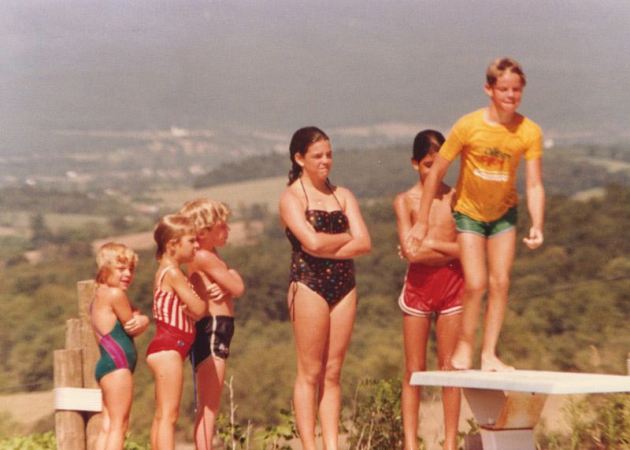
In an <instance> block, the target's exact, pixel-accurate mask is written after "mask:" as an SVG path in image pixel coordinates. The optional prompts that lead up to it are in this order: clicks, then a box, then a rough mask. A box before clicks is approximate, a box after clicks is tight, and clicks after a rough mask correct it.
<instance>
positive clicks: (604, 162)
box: [580, 157, 630, 173]
mask: <svg viewBox="0 0 630 450" xmlns="http://www.w3.org/2000/svg"><path fill="white" fill-rule="evenodd" d="M580 159H582V160H584V161H588V162H589V163H591V164H594V165H596V166H601V167H604V168H605V169H606V170H607V171H608V172H611V173H614V172H621V171H629V172H630V163H628V162H625V161H619V160H616V159H607V158H593V157H582V158H580Z"/></svg>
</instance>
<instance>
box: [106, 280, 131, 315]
mask: <svg viewBox="0 0 630 450" xmlns="http://www.w3.org/2000/svg"><path fill="white" fill-rule="evenodd" d="M102 292H103V294H104V295H103V299H104V300H105V301H107V302H108V303H109V304H110V306H111V307H112V311H113V312H114V314H115V315H116V318H117V319H118V320H119V321H120V323H126V322H128V321H129V320H130V319H131V318H132V317H133V312H132V310H131V305H130V304H129V299H128V298H127V294H126V293H125V291H123V290H122V289H120V288H117V287H108V288H107V289H105V290H104V291H102Z"/></svg>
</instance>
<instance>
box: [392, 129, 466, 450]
mask: <svg viewBox="0 0 630 450" xmlns="http://www.w3.org/2000/svg"><path fill="white" fill-rule="evenodd" d="M443 143H444V136H442V134H441V133H439V132H437V131H434V130H424V131H421V132H420V133H418V135H417V136H416V138H415V140H414V145H413V156H412V158H411V164H412V166H413V167H414V169H415V170H416V171H417V172H418V175H419V181H418V183H417V184H415V185H414V186H412V187H411V189H409V190H407V191H405V192H402V193H400V194H398V195H397V196H396V199H395V200H394V210H395V212H396V223H397V230H398V238H399V241H400V250H401V253H402V255H403V256H404V257H405V259H406V260H407V261H408V262H409V267H408V269H407V274H406V276H405V284H404V286H403V289H402V292H401V294H400V298H399V299H398V303H399V305H400V308H401V309H402V311H403V313H404V315H403V336H404V345H405V375H404V378H403V382H402V398H401V405H402V415H403V430H404V434H405V445H404V448H405V450H418V408H419V406H420V388H419V387H418V386H411V385H410V384H409V379H410V377H411V374H412V373H413V372H417V371H420V370H426V350H427V342H428V338H429V331H430V329H431V319H432V316H433V315H435V316H436V320H435V322H436V330H437V333H436V334H437V344H438V365H439V367H440V369H442V370H444V369H449V368H450V359H451V356H452V354H453V351H454V349H455V344H456V342H457V336H458V333H459V329H460V326H461V312H462V306H461V297H462V293H463V289H464V276H463V274H462V269H461V265H460V264H459V260H458V259H457V258H458V256H459V246H458V244H457V240H456V239H457V232H456V230H455V222H454V221H453V217H452V216H451V204H452V202H453V199H454V194H455V192H454V190H453V189H452V188H451V187H450V186H447V185H446V184H444V183H441V184H440V186H439V189H438V193H437V195H436V196H435V199H433V202H432V205H431V213H430V219H429V231H428V233H427V238H426V239H424V241H423V242H422V246H420V247H415V248H410V247H409V246H408V244H407V241H406V237H407V234H408V233H409V230H411V227H412V226H413V224H414V223H415V221H416V220H417V217H418V207H419V205H420V199H421V198H422V197H423V196H424V192H423V181H424V179H425V178H426V176H427V174H428V173H429V170H430V168H431V165H432V164H433V161H434V159H435V157H436V154H437V152H438V150H439V149H440V146H441V145H442V144H443ZM431 198H433V196H432V197H431ZM442 403H443V405H444V446H443V449H444V450H456V449H457V423H458V419H459V409H460V391H459V389H457V388H444V389H443V390H442Z"/></svg>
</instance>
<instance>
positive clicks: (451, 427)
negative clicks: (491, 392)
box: [436, 314, 462, 450]
mask: <svg viewBox="0 0 630 450" xmlns="http://www.w3.org/2000/svg"><path fill="white" fill-rule="evenodd" d="M461 323H462V315H461V314H453V315H450V316H439V317H438V319H437V325H436V331H437V344H438V364H439V366H440V370H450V369H451V364H450V360H451V356H452V354H453V351H454V350H455V344H456V343H457V335H458V333H459V329H460V327H461ZM460 405H461V390H460V389H459V388H443V389H442V406H443V409H444V446H443V449H444V450H457V426H458V424H459V411H460Z"/></svg>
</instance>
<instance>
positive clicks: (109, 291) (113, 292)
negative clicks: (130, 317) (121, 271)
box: [99, 286, 128, 303]
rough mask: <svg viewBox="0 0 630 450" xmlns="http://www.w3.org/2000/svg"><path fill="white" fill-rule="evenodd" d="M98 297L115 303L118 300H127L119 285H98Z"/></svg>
mask: <svg viewBox="0 0 630 450" xmlns="http://www.w3.org/2000/svg"><path fill="white" fill-rule="evenodd" d="M99 297H100V298H101V299H103V300H104V301H105V302H107V303H116V302H120V301H128V300H127V294H126V293H125V291H123V290H122V289H121V288H119V287H112V286H100V287H99Z"/></svg>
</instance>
